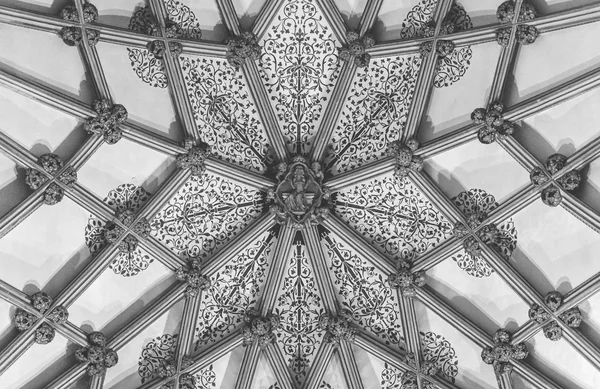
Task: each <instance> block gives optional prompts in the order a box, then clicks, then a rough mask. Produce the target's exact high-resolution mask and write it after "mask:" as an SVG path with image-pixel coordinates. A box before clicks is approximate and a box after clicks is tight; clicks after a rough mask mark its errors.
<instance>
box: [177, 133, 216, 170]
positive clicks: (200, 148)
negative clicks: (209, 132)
mask: <svg viewBox="0 0 600 389" xmlns="http://www.w3.org/2000/svg"><path fill="white" fill-rule="evenodd" d="M183 147H185V149H186V150H187V154H180V155H178V156H177V159H176V160H175V163H176V164H177V167H178V168H180V169H190V171H191V173H192V176H196V177H200V176H202V175H203V174H204V172H205V171H206V166H205V164H204V161H206V158H207V157H208V155H209V154H210V149H211V147H210V146H209V145H208V144H206V143H204V142H202V141H199V142H198V144H197V145H196V144H195V143H194V141H193V140H191V139H187V140H186V141H185V142H184V143H183Z"/></svg>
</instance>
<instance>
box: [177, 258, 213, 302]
mask: <svg viewBox="0 0 600 389" xmlns="http://www.w3.org/2000/svg"><path fill="white" fill-rule="evenodd" d="M176 275H177V279H178V280H179V281H183V282H185V283H186V284H187V287H186V288H185V295H186V297H192V298H193V297H196V296H198V295H199V294H200V291H202V290H206V289H208V288H209V287H210V280H209V279H208V278H207V277H206V276H204V275H202V273H200V261H199V260H198V259H193V260H191V261H190V266H189V268H187V269H185V268H183V267H180V268H179V269H177V272H176Z"/></svg>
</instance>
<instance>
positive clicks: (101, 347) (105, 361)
mask: <svg viewBox="0 0 600 389" xmlns="http://www.w3.org/2000/svg"><path fill="white" fill-rule="evenodd" d="M88 340H89V342H90V345H89V346H87V347H82V348H79V349H78V350H77V351H75V359H76V360H77V362H81V363H87V366H86V372H87V374H88V375H89V376H97V375H101V374H104V373H105V372H106V369H109V368H111V367H113V366H115V365H116V364H117V363H118V362H119V356H118V355H117V353H116V352H115V351H114V350H113V349H111V348H109V347H106V337H105V336H104V334H103V333H102V332H97V331H95V332H92V333H90V334H89V335H88Z"/></svg>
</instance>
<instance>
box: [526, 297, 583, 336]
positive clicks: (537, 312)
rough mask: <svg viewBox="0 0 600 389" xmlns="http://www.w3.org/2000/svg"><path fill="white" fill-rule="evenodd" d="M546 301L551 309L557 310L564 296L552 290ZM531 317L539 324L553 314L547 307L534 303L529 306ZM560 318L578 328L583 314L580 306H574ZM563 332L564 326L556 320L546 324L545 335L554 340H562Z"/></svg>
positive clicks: (568, 324) (559, 317)
mask: <svg viewBox="0 0 600 389" xmlns="http://www.w3.org/2000/svg"><path fill="white" fill-rule="evenodd" d="M544 302H545V303H546V307H547V308H548V309H549V310H550V311H552V312H556V311H557V310H558V308H560V306H561V305H562V303H563V296H562V295H561V294H560V293H558V292H550V293H548V294H547V295H546V297H545V299H544ZM529 318H530V319H531V320H533V321H535V322H536V323H538V324H544V323H545V322H547V321H548V320H550V319H551V318H552V315H551V314H550V313H549V312H548V311H547V310H546V308H544V307H541V306H539V305H538V304H533V305H531V308H529ZM558 319H559V320H561V321H562V322H563V323H565V324H566V325H567V326H569V327H571V328H577V327H579V326H580V325H581V322H582V320H583V316H582V314H581V311H580V310H579V308H577V307H574V308H571V309H568V310H566V311H565V312H563V313H561V314H560V315H559V316H558ZM562 334H563V331H562V328H561V327H560V325H559V324H558V323H557V322H556V321H552V322H550V323H548V324H546V325H545V326H544V336H546V338H548V339H550V340H552V341H557V340H560V339H561V338H562Z"/></svg>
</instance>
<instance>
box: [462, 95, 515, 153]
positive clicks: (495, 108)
mask: <svg viewBox="0 0 600 389" xmlns="http://www.w3.org/2000/svg"><path fill="white" fill-rule="evenodd" d="M503 112H504V105H503V104H502V103H499V102H495V103H492V104H490V106H489V107H488V109H487V110H486V109H485V108H477V109H476V110H474V111H473V113H472V114H471V120H473V122H475V123H476V124H482V125H483V126H482V127H481V128H480V129H479V132H478V133H477V138H478V139H479V141H480V142H481V143H483V144H490V143H493V142H494V141H496V140H501V139H505V138H506V137H508V136H509V135H512V133H513V132H514V126H513V125H512V123H510V122H509V121H508V120H505V119H504V116H503Z"/></svg>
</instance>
